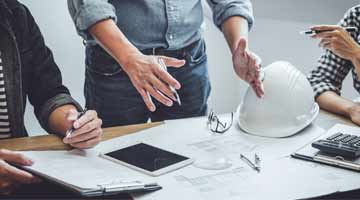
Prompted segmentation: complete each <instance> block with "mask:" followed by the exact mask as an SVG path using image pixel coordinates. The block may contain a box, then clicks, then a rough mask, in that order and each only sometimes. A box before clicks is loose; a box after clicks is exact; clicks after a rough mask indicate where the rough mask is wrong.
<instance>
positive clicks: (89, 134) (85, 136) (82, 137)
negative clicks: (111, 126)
mask: <svg viewBox="0 0 360 200" xmlns="http://www.w3.org/2000/svg"><path fill="white" fill-rule="evenodd" d="M83 128H85V127H83ZM79 131H84V132H85V133H81V134H78V135H74V136H72V137H71V138H64V143H67V144H74V143H79V142H84V141H87V140H90V139H92V138H95V137H98V136H101V135H102V133H103V131H102V129H101V128H96V129H92V130H90V131H87V130H79Z"/></svg>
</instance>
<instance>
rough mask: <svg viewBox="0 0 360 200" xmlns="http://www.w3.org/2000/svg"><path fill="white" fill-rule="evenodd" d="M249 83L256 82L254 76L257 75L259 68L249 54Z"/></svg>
mask: <svg viewBox="0 0 360 200" xmlns="http://www.w3.org/2000/svg"><path fill="white" fill-rule="evenodd" d="M248 67H249V79H250V80H249V81H253V80H256V75H257V74H258V73H259V70H258V69H259V68H258V66H257V65H256V58H255V57H254V56H253V55H251V54H249V65H248Z"/></svg>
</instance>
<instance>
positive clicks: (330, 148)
mask: <svg viewBox="0 0 360 200" xmlns="http://www.w3.org/2000/svg"><path fill="white" fill-rule="evenodd" d="M311 146H312V147H314V148H316V149H319V150H320V151H321V152H324V153H327V154H331V155H335V156H342V157H345V158H353V159H354V158H357V157H359V156H360V137H359V136H356V135H350V134H344V133H340V132H338V133H335V134H333V135H331V136H330V137H328V138H326V139H321V140H317V141H316V142H314V143H312V144H311Z"/></svg>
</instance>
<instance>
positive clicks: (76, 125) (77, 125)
mask: <svg viewBox="0 0 360 200" xmlns="http://www.w3.org/2000/svg"><path fill="white" fill-rule="evenodd" d="M74 128H75V129H78V128H80V122H79V121H78V120H77V121H75V122H74Z"/></svg>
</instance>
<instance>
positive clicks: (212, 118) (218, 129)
mask: <svg viewBox="0 0 360 200" xmlns="http://www.w3.org/2000/svg"><path fill="white" fill-rule="evenodd" d="M233 121H234V113H233V112H231V121H230V124H228V123H223V122H221V121H220V119H219V117H218V116H217V115H216V114H215V113H214V111H213V110H211V111H210V112H209V114H208V121H207V125H208V127H209V129H210V130H211V132H213V133H219V134H224V133H225V132H226V131H228V130H229V129H230V128H231V127H232V124H233ZM213 123H216V125H215V128H214V126H213Z"/></svg>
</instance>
